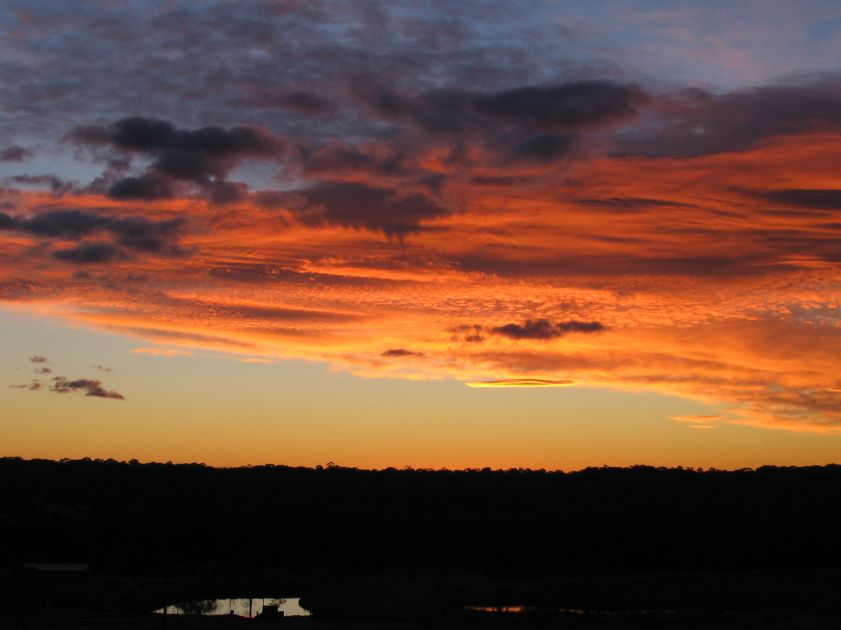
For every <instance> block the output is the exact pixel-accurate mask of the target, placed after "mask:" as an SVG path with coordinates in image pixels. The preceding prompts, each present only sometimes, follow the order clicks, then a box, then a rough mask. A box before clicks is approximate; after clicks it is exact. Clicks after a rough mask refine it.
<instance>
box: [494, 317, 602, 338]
mask: <svg viewBox="0 0 841 630" xmlns="http://www.w3.org/2000/svg"><path fill="white" fill-rule="evenodd" d="M604 329H605V327H604V325H603V324H601V323H599V322H596V321H589V322H585V321H578V320H568V321H564V322H551V321H549V320H548V319H528V320H526V321H525V322H523V323H522V324H505V325H503V326H496V327H494V328H491V329H490V332H491V333H493V334H496V335H502V336H503V337H508V338H509V339H537V340H548V339H556V338H558V337H561V336H563V335H565V334H567V333H596V332H601V331H603V330H604Z"/></svg>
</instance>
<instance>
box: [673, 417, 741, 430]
mask: <svg viewBox="0 0 841 630" xmlns="http://www.w3.org/2000/svg"><path fill="white" fill-rule="evenodd" d="M670 420H674V421H675V422H681V423H683V424H686V425H687V426H688V427H689V428H690V429H717V428H718V427H719V425H720V424H721V423H722V422H725V421H726V420H727V418H726V417H724V416H719V415H715V414H708V415H693V414H688V415H682V416H671V417H670Z"/></svg>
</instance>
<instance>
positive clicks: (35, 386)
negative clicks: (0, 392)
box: [9, 381, 41, 392]
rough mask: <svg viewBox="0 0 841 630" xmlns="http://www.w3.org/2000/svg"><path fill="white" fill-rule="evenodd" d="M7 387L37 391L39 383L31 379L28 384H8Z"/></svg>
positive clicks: (39, 386) (39, 387)
mask: <svg viewBox="0 0 841 630" xmlns="http://www.w3.org/2000/svg"><path fill="white" fill-rule="evenodd" d="M9 387H10V388H12V389H28V390H29V391H32V392H37V391H38V390H39V389H41V383H40V382H38V381H32V382H31V383H29V384H28V385H9Z"/></svg>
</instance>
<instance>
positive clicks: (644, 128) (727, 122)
mask: <svg viewBox="0 0 841 630" xmlns="http://www.w3.org/2000/svg"><path fill="white" fill-rule="evenodd" d="M646 123H647V124H642V125H640V126H639V127H637V128H634V129H629V130H626V131H625V133H623V134H622V135H621V137H620V139H619V143H618V147H619V153H623V154H641V155H651V156H658V155H662V156H679V157H692V156H698V155H705V154H710V153H720V152H724V151H737V150H741V149H745V148H747V147H749V146H751V145H753V144H756V143H757V142H759V141H761V140H764V139H768V138H772V137H775V136H783V135H789V134H796V133H808V132H813V131H817V130H826V129H834V130H836V131H837V130H839V129H841V78H838V77H824V78H819V79H812V80H800V81H796V82H791V83H790V84H788V85H785V84H782V85H769V86H763V87H757V88H753V89H749V90H742V91H733V92H725V93H721V94H715V93H712V92H708V91H705V90H701V89H687V90H683V91H680V92H676V93H671V94H663V95H660V96H658V97H657V98H656V99H654V100H653V101H652V103H651V108H650V112H649V114H648V116H647V120H646Z"/></svg>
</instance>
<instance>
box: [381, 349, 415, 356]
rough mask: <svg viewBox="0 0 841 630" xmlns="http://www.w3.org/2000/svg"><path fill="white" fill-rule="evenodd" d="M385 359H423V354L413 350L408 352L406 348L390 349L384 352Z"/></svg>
mask: <svg viewBox="0 0 841 630" xmlns="http://www.w3.org/2000/svg"><path fill="white" fill-rule="evenodd" d="M382 356H384V357H422V356H423V352H415V351H413V350H406V349H405V348H389V349H388V350H386V351H385V352H383V354H382Z"/></svg>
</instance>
